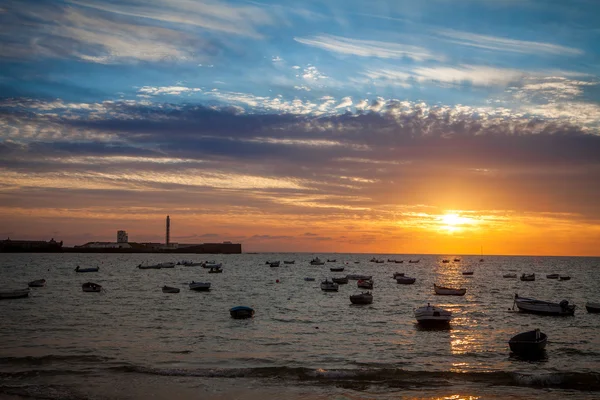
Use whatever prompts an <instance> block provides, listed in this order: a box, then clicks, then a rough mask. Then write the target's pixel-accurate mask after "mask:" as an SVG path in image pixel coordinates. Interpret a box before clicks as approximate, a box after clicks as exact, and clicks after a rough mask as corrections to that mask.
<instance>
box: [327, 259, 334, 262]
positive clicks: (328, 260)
mask: <svg viewBox="0 0 600 400" xmlns="http://www.w3.org/2000/svg"><path fill="white" fill-rule="evenodd" d="M327 262H336V259H335V258H334V259H333V260H330V259H329V258H328V259H327Z"/></svg>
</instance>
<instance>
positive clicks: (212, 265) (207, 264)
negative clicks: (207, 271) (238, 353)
mask: <svg viewBox="0 0 600 400" xmlns="http://www.w3.org/2000/svg"><path fill="white" fill-rule="evenodd" d="M222 266H223V263H216V262H214V261H212V262H205V263H204V264H203V265H202V267H203V268H221V267H222Z"/></svg>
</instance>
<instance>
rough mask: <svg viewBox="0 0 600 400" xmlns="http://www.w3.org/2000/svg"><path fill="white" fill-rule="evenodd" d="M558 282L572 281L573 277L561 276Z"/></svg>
mask: <svg viewBox="0 0 600 400" xmlns="http://www.w3.org/2000/svg"><path fill="white" fill-rule="evenodd" d="M558 280H559V281H570V280H571V277H570V276H564V275H561V276H559V277H558Z"/></svg>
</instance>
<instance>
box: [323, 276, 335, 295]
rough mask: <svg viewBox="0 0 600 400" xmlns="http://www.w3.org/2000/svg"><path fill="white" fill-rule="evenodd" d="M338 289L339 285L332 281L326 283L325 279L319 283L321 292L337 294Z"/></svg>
mask: <svg viewBox="0 0 600 400" xmlns="http://www.w3.org/2000/svg"><path fill="white" fill-rule="evenodd" d="M338 289H339V285H338V284H337V283H335V282H333V281H328V280H327V279H325V280H324V281H323V282H321V290H323V291H324V292H337V291H338Z"/></svg>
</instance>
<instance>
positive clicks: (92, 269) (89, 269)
mask: <svg viewBox="0 0 600 400" xmlns="http://www.w3.org/2000/svg"><path fill="white" fill-rule="evenodd" d="M99 270H100V267H94V268H80V267H79V265H78V266H77V268H75V272H98V271H99Z"/></svg>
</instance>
